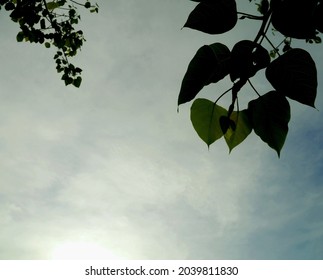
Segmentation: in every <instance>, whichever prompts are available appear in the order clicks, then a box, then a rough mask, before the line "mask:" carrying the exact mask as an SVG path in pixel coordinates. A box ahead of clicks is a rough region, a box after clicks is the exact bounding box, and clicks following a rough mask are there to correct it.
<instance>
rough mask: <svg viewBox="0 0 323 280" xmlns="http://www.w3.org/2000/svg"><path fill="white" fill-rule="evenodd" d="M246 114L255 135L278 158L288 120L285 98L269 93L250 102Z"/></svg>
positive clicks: (286, 130) (274, 92)
mask: <svg viewBox="0 0 323 280" xmlns="http://www.w3.org/2000/svg"><path fill="white" fill-rule="evenodd" d="M248 113H249V115H250V120H251V124H252V127H253V129H254V131H255V133H256V134H257V135H258V136H259V137H260V138H261V139H262V140H263V141H264V142H266V143H267V144H268V145H269V147H271V148H273V149H274V150H275V151H276V152H277V154H278V156H280V151H281V149H282V147H283V146H284V143H285V139H286V136H287V133H288V122H289V120H290V106H289V103H288V101H287V99H286V97H285V96H283V95H282V94H279V93H278V92H276V91H270V92H268V93H267V94H265V95H263V96H261V97H259V98H257V99H255V100H252V101H250V102H249V105H248Z"/></svg>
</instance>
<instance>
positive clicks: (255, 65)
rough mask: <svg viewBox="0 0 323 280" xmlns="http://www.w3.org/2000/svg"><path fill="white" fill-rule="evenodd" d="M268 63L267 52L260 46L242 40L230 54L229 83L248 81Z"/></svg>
mask: <svg viewBox="0 0 323 280" xmlns="http://www.w3.org/2000/svg"><path fill="white" fill-rule="evenodd" d="M269 63H270V56H269V54H268V51H267V50H266V49H265V48H264V47H262V46H261V45H259V44H257V43H255V42H253V41H249V40H242V41H240V42H238V43H236V44H235V45H234V47H233V49H232V52H231V71H230V78H231V81H235V80H236V79H238V78H242V79H248V78H250V77H252V76H254V75H255V74H256V73H257V71H259V70H260V69H263V68H265V67H267V66H268V65H269Z"/></svg>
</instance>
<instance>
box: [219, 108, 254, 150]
mask: <svg viewBox="0 0 323 280" xmlns="http://www.w3.org/2000/svg"><path fill="white" fill-rule="evenodd" d="M230 120H231V121H233V123H234V124H235V126H233V125H232V124H231V125H230V126H229V127H228V130H227V131H226V133H225V134H224V138H225V141H226V143H227V145H228V147H229V150H230V152H231V151H232V149H233V148H234V147H236V146H238V145H239V144H241V143H242V142H243V141H244V140H245V139H246V138H247V136H248V135H249V134H250V133H251V131H252V125H251V123H250V119H249V115H248V111H247V110H242V111H240V112H232V114H231V116H230Z"/></svg>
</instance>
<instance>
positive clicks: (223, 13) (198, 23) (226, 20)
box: [184, 0, 238, 34]
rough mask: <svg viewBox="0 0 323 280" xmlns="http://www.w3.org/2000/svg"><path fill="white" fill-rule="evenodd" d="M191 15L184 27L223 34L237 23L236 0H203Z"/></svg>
mask: <svg viewBox="0 0 323 280" xmlns="http://www.w3.org/2000/svg"><path fill="white" fill-rule="evenodd" d="M195 2H200V3H199V4H198V5H197V6H196V7H195V9H194V10H193V11H192V12H191V14H190V15H189V17H188V19H187V21H186V23H185V25H184V27H189V28H192V29H196V30H199V31H202V32H205V33H208V34H221V33H224V32H227V31H229V30H231V29H232V28H233V27H234V26H235V25H236V23H237V20H238V16H237V6H236V2H235V0H201V1H195Z"/></svg>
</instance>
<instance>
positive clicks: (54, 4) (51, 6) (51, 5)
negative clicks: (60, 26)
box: [47, 1, 64, 11]
mask: <svg viewBox="0 0 323 280" xmlns="http://www.w3.org/2000/svg"><path fill="white" fill-rule="evenodd" d="M62 4H63V5H64V3H62V2H61V1H58V2H54V1H52V2H48V3H47V9H48V10H49V11H51V10H54V9H57V8H59V7H61V6H62Z"/></svg>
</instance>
